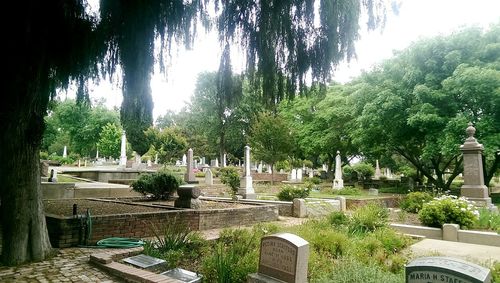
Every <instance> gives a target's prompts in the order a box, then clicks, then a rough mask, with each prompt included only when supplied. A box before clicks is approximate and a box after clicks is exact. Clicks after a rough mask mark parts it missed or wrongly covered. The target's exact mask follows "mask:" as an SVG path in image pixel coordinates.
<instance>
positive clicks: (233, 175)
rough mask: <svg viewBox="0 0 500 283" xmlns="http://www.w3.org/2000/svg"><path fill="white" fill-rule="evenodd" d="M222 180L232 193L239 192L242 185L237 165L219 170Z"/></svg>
mask: <svg viewBox="0 0 500 283" xmlns="http://www.w3.org/2000/svg"><path fill="white" fill-rule="evenodd" d="M219 176H220V181H221V182H222V183H223V184H224V185H227V186H229V188H230V189H231V194H232V195H233V196H234V195H236V194H237V193H238V188H239V187H240V174H239V173H238V169H236V167H224V168H222V169H220V171H219Z"/></svg>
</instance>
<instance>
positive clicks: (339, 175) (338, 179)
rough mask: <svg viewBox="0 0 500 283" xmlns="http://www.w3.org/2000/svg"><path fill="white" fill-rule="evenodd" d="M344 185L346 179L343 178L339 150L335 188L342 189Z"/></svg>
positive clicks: (336, 159) (336, 162) (336, 161)
mask: <svg viewBox="0 0 500 283" xmlns="http://www.w3.org/2000/svg"><path fill="white" fill-rule="evenodd" d="M343 187H344V180H343V179H342V161H341V158H340V151H338V150H337V156H336V157H335V179H334V180H333V189H342V188H343Z"/></svg>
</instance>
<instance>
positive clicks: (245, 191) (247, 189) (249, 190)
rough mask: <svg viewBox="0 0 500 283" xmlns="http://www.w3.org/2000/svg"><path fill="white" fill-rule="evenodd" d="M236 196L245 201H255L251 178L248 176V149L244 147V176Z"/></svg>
mask: <svg viewBox="0 0 500 283" xmlns="http://www.w3.org/2000/svg"><path fill="white" fill-rule="evenodd" d="M238 194H239V195H242V196H243V198H246V199H255V198H256V197H257V196H256V195H255V191H254V189H253V181H252V176H251V174H250V147H249V146H248V145H247V146H245V176H243V177H241V179H240V189H239V190H238Z"/></svg>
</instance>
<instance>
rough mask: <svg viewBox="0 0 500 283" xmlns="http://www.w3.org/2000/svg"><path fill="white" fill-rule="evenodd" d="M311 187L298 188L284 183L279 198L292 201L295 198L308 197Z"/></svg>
mask: <svg viewBox="0 0 500 283" xmlns="http://www.w3.org/2000/svg"><path fill="white" fill-rule="evenodd" d="M310 192H311V189H309V188H298V187H295V186H292V185H284V186H283V187H282V188H281V191H280V192H279V193H278V195H277V196H278V199H279V200H281V201H292V200H293V199H295V198H307V197H308V196H309V193H310Z"/></svg>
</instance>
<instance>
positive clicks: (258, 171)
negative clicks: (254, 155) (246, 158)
mask: <svg viewBox="0 0 500 283" xmlns="http://www.w3.org/2000/svg"><path fill="white" fill-rule="evenodd" d="M257 173H262V161H261V162H260V163H259V166H258V167H257Z"/></svg>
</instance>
